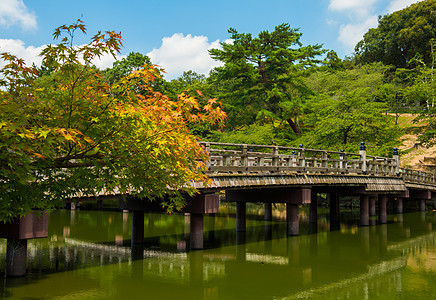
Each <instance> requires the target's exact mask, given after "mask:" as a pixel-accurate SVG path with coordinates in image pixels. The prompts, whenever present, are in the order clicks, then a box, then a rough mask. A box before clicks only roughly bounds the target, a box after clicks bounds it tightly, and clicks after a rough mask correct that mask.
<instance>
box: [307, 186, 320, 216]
mask: <svg viewBox="0 0 436 300" xmlns="http://www.w3.org/2000/svg"><path fill="white" fill-rule="evenodd" d="M309 222H310V223H317V222H318V194H317V193H316V192H315V191H314V190H313V189H312V190H311V195H310V205H309Z"/></svg>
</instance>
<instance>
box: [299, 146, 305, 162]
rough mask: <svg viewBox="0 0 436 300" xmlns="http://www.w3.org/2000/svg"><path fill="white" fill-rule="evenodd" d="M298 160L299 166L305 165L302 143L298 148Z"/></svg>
mask: <svg viewBox="0 0 436 300" xmlns="http://www.w3.org/2000/svg"><path fill="white" fill-rule="evenodd" d="M298 156H299V157H298V161H299V166H300V167H303V168H304V167H305V166H306V159H305V157H304V148H303V144H300V150H299V151H298Z"/></svg>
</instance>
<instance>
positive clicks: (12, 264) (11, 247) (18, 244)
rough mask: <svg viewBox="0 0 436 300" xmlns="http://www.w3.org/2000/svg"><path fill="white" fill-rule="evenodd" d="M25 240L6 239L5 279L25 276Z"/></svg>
mask: <svg viewBox="0 0 436 300" xmlns="http://www.w3.org/2000/svg"><path fill="white" fill-rule="evenodd" d="M26 260H27V240H22V239H8V240H7V246H6V270H5V276H6V277H19V276H23V275H24V274H26Z"/></svg>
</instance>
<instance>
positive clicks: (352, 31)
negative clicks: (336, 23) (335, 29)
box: [338, 16, 378, 51]
mask: <svg viewBox="0 0 436 300" xmlns="http://www.w3.org/2000/svg"><path fill="white" fill-rule="evenodd" d="M377 24H378V17H377V16H371V17H370V18H368V19H366V20H365V21H364V22H362V23H355V24H346V25H341V27H340V29H339V37H338V40H339V41H340V42H341V43H342V44H344V46H346V47H347V49H348V50H349V51H352V50H353V49H354V47H355V46H356V44H357V43H358V42H359V41H360V40H361V39H362V38H363V35H364V34H365V33H366V32H367V31H368V29H369V28H372V27H375V26H377Z"/></svg>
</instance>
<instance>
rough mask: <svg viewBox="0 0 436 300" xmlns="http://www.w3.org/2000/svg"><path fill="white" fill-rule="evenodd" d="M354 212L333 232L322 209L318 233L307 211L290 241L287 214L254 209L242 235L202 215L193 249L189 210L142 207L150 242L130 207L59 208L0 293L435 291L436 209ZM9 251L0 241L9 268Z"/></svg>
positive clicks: (255, 295) (410, 294)
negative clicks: (371, 217)
mask: <svg viewBox="0 0 436 300" xmlns="http://www.w3.org/2000/svg"><path fill="white" fill-rule="evenodd" d="M326 214H327V215H328V212H327V213H326ZM274 216H276V214H274ZM355 216H356V214H354V213H353V212H351V213H350V215H344V216H341V220H343V223H341V224H340V226H339V228H340V230H338V231H329V230H328V229H329V224H328V223H326V218H325V215H323V214H322V212H320V215H319V222H318V228H317V233H312V232H313V231H312V230H311V227H310V223H309V220H308V218H302V221H301V223H300V228H301V231H302V232H303V233H304V234H302V235H300V236H297V237H289V238H287V237H286V222H285V221H284V220H283V219H277V218H273V221H265V220H264V218H263V216H262V215H261V214H254V215H253V214H251V213H250V211H249V210H247V231H246V232H236V231H235V220H234V212H229V213H225V214H218V215H216V216H209V217H205V218H204V223H205V224H204V228H205V246H206V250H203V251H193V252H186V251H185V250H186V242H187V241H189V231H188V232H187V228H188V229H189V216H184V215H160V214H148V213H147V214H145V220H144V226H145V237H144V244H141V245H134V246H133V247H131V243H130V231H131V215H130V214H129V213H122V212H108V211H106V212H104V211H97V212H91V211H75V212H74V213H73V212H70V211H56V212H53V213H52V215H51V218H50V228H49V233H50V237H49V238H45V239H39V240H30V241H29V246H28V275H27V276H26V277H24V278H16V279H6V280H4V281H3V283H2V284H1V285H0V295H1V296H0V297H2V298H11V299H12V298H13V299H20V298H26V297H27V298H28V297H29V295H31V296H32V297H34V298H50V297H53V298H54V297H63V296H68V297H77V298H96V299H108V298H111V299H118V298H123V299H125V298H128V297H131V298H133V299H137V298H143V297H145V295H146V297H147V298H150V299H154V298H156V299H172V298H178V299H271V298H281V299H299V298H315V299H316V298H319V299H325V298H339V299H345V298H347V299H372V298H416V297H426V298H431V297H436V287H435V286H434V282H436V232H434V231H433V228H434V224H435V222H436V213H435V212H427V213H426V214H422V213H412V214H405V215H391V216H389V218H388V224H383V225H376V226H369V227H358V226H356V224H358V222H359V219H358V217H357V218H356V217H355ZM353 222H354V223H353ZM5 251H6V243H5V240H2V241H1V242H0V255H1V256H0V258H1V261H0V267H1V268H3V269H4V263H5V262H4V254H5Z"/></svg>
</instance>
